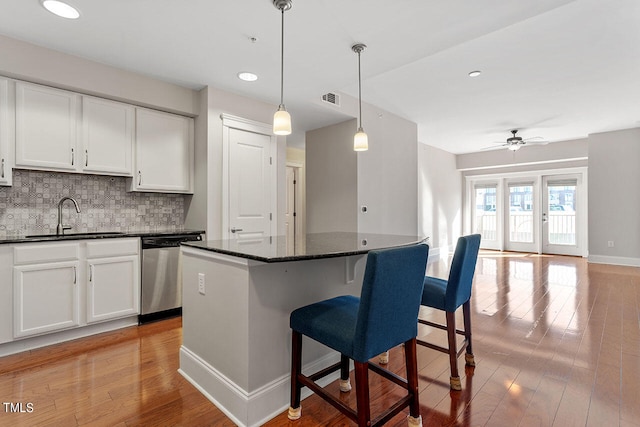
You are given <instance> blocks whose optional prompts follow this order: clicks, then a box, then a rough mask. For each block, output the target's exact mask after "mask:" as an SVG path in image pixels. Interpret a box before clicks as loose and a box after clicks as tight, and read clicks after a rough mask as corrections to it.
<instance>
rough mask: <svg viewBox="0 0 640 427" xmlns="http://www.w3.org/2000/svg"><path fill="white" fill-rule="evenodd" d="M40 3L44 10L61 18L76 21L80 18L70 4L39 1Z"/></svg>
mask: <svg viewBox="0 0 640 427" xmlns="http://www.w3.org/2000/svg"><path fill="white" fill-rule="evenodd" d="M41 2H42V6H44V8H45V9H47V10H48V11H49V12H51V13H53V14H54V15H58V16H60V17H61V18H67V19H78V18H79V17H80V12H78V9H76V8H75V7H73V6H71V5H70V4H67V3H64V2H61V1H58V0H41Z"/></svg>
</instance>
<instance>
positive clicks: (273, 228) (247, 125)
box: [220, 113, 278, 239]
mask: <svg viewBox="0 0 640 427" xmlns="http://www.w3.org/2000/svg"><path fill="white" fill-rule="evenodd" d="M220 119H221V120H222V238H223V239H230V238H232V233H231V231H230V230H229V172H230V171H229V154H230V149H229V144H230V141H229V139H230V138H229V131H230V130H231V129H237V130H241V131H245V132H253V133H257V134H260V135H265V136H268V137H269V141H270V142H269V155H270V157H271V163H272V164H273V165H274V167H272V168H270V177H271V200H270V206H271V213H272V218H271V221H270V222H269V228H270V230H269V234H270V235H271V236H275V235H277V234H278V233H277V230H278V221H277V218H278V171H277V167H275V166H276V165H277V164H278V149H277V140H276V136H275V135H274V134H273V132H272V126H271V125H270V124H267V123H261V122H257V121H255V120H250V119H245V118H243V117H238V116H232V115H230V114H224V113H223V114H220Z"/></svg>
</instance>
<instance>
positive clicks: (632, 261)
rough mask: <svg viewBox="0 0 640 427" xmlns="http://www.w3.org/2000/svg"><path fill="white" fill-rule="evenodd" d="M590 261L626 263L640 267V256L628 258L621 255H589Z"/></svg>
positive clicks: (597, 262)
mask: <svg viewBox="0 0 640 427" xmlns="http://www.w3.org/2000/svg"><path fill="white" fill-rule="evenodd" d="M588 259H589V262H590V263H594V264H613V265H626V266H629V267H640V258H628V257H620V256H606V255H589V258H588Z"/></svg>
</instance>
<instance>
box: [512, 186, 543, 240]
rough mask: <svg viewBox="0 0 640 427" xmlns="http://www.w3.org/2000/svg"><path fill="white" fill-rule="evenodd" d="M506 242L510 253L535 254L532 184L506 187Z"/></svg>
mask: <svg viewBox="0 0 640 427" xmlns="http://www.w3.org/2000/svg"><path fill="white" fill-rule="evenodd" d="M507 198H508V201H509V203H508V207H507V209H508V211H507V212H506V216H507V224H506V226H507V230H506V232H507V236H508V237H507V242H506V248H507V249H508V250H512V251H524V252H536V251H537V247H536V246H537V245H536V240H537V239H536V227H535V222H534V209H535V208H536V203H535V188H534V185H533V183H513V184H509V185H508V194H507Z"/></svg>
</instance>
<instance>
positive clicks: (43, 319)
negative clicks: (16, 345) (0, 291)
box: [13, 261, 80, 338]
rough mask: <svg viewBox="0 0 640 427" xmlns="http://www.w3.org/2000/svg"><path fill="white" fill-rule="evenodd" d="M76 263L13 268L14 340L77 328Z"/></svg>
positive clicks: (77, 294) (78, 323)
mask: <svg viewBox="0 0 640 427" xmlns="http://www.w3.org/2000/svg"><path fill="white" fill-rule="evenodd" d="M78 266H79V265H78V261H66V262H54V263H49V264H35V265H21V266H16V267H14V279H13V280H14V298H13V300H14V335H15V337H16V338H18V337H25V336H29V335H36V334H42V333H45V332H51V331H58V330H60V329H67V328H72V327H75V326H78V325H80V322H79V309H80V299H79V292H78Z"/></svg>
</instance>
